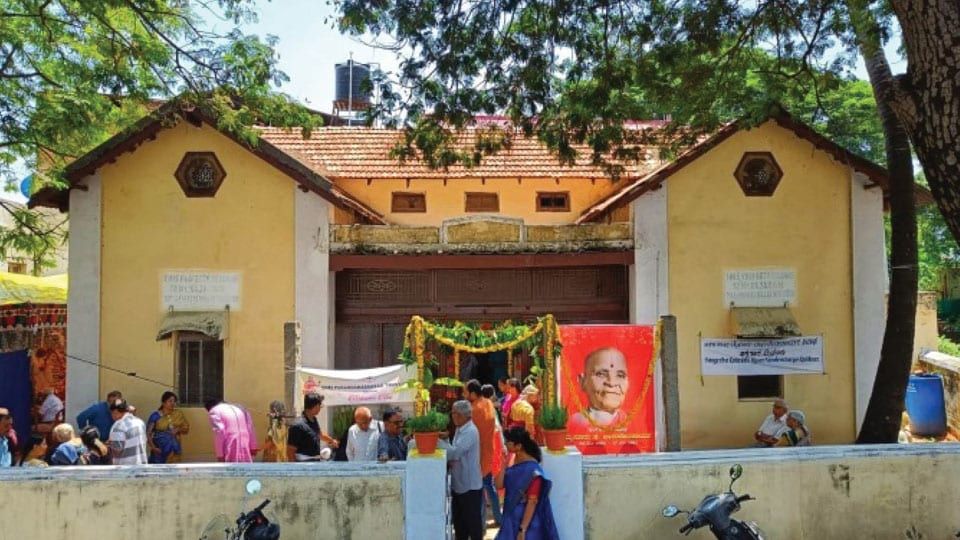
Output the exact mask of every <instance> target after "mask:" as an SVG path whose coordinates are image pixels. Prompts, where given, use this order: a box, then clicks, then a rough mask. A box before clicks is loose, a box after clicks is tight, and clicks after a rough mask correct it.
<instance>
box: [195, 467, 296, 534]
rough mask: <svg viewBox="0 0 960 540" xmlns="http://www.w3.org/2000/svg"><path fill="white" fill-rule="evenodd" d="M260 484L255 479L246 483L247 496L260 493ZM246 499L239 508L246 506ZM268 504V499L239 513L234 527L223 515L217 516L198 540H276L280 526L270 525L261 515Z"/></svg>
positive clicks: (245, 498)
mask: <svg viewBox="0 0 960 540" xmlns="http://www.w3.org/2000/svg"><path fill="white" fill-rule="evenodd" d="M261 487H262V484H261V483H260V481H259V480H257V479H256V478H254V479H251V480H249V481H248V482H247V485H246V489H247V496H248V497H249V496H250V495H256V494H257V493H260V488H261ZM246 501H247V497H244V498H243V503H241V505H240V507H241V508H243V507H244V506H246ZM268 504H270V499H265V500H264V501H263V502H262V503H260V505H259V506H257V507H256V508H254V509H253V510H251V511H249V512H240V517H238V518H237V521H236V525H235V526H234V525H231V524H230V523H229V520H228V519H227V517H226V516H224V515H222V514H221V515H219V516H217V517H215V518H213V519H212V520H210V523H208V524H207V526H206V528H204V529H203V533H202V534H201V536H200V540H214V539H217V540H220V539H223V540H278V539H279V538H280V526H279V525H277V524H276V523H270V520H269V519H267V516H265V515H263V509H264V508H266V507H267V505H268Z"/></svg>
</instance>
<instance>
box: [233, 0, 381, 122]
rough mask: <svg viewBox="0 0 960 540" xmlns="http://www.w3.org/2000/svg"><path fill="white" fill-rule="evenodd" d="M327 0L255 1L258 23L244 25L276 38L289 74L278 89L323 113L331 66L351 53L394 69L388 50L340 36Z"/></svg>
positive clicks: (329, 99)
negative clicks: (278, 40)
mask: <svg viewBox="0 0 960 540" xmlns="http://www.w3.org/2000/svg"><path fill="white" fill-rule="evenodd" d="M330 3H331V2H320V1H319V0H274V1H273V2H269V1H267V0H256V5H257V10H258V12H259V22H258V23H257V24H254V25H247V26H245V27H244V28H243V30H244V32H245V33H248V34H258V35H260V36H261V37H265V36H266V35H268V34H272V35H275V36H277V37H279V38H280V43H278V44H277V46H276V49H277V52H278V53H279V55H280V69H281V70H282V71H283V72H285V73H286V74H287V75H288V76H289V77H290V81H289V82H287V83H285V84H284V85H283V86H282V87H281V88H280V90H281V91H283V92H284V93H286V94H289V95H291V96H293V97H294V98H296V99H297V100H298V101H300V102H301V103H303V104H304V105H307V106H308V107H310V108H312V109H316V110H319V111H322V112H331V110H332V109H333V96H334V84H335V78H334V66H335V65H336V64H340V63H344V62H346V61H347V60H349V59H350V53H353V60H354V61H355V62H357V63H361V64H380V69H382V70H384V71H393V72H395V71H396V70H397V66H398V65H399V62H398V61H397V59H396V58H395V56H394V54H393V53H391V52H388V51H384V50H379V49H376V48H373V47H370V46H368V45H365V44H363V43H362V42H360V41H359V40H355V39H353V38H350V37H349V36H345V35H341V34H340V32H339V30H337V29H336V28H335V27H334V26H333V22H332V21H333V20H334V17H333V13H334V9H333V7H332V6H331V5H330ZM374 67H376V66H374Z"/></svg>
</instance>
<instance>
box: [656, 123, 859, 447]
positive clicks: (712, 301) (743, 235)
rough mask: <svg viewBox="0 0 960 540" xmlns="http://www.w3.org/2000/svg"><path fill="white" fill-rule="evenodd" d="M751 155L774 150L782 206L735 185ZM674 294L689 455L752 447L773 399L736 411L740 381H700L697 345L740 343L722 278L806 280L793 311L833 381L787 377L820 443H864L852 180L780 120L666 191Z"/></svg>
mask: <svg viewBox="0 0 960 540" xmlns="http://www.w3.org/2000/svg"><path fill="white" fill-rule="evenodd" d="M745 151H769V152H772V153H773V155H774V157H775V159H776V160H777V162H778V163H779V164H780V167H781V168H782V169H783V172H784V176H783V179H782V180H781V182H780V184H779V187H778V188H777V190H776V192H775V193H774V195H773V196H772V197H746V196H744V194H743V192H742V191H741V189H740V187H739V185H738V184H737V182H736V180H735V179H734V177H733V171H734V170H735V169H736V167H737V164H738V163H739V161H740V158H741V157H742V154H743V152H745ZM667 182H668V192H667V200H668V202H667V204H668V216H669V224H668V231H669V233H668V234H669V265H670V268H669V275H670V282H669V283H670V284H669V289H670V290H669V295H670V306H671V311H672V312H673V314H674V315H676V316H677V327H678V334H679V335H678V340H679V343H678V345H679V377H680V381H679V384H680V417H681V439H682V441H681V443H682V446H683V447H684V448H717V447H742V446H746V445H748V444H750V443H752V442H753V439H752V433H753V432H754V431H756V429H757V427H758V426H759V424H760V422H761V421H762V420H763V418H764V417H765V416H766V415H767V414H769V413H770V400H766V399H765V400H761V401H738V397H737V381H736V377H733V376H709V377H701V375H700V349H699V336H701V335H702V336H704V337H713V338H716V337H732V334H731V328H730V317H729V310H728V308H727V306H725V305H724V291H723V284H724V271H726V270H737V269H757V268H765V267H775V268H791V269H794V270H796V275H797V295H796V303H795V305H793V306H791V311H792V312H793V314H794V316H795V317H796V319H797V322H798V323H799V325H800V329H801V331H802V333H803V334H804V335H816V334H822V335H823V337H824V339H823V342H824V365H825V371H826V373H824V374H823V375H793V376H785V377H784V394H785V395H784V397H785V398H786V399H787V401H789V403H790V405H791V406H792V407H793V408H796V409H801V410H803V411H804V412H805V413H806V417H807V421H808V424H809V426H810V428H811V431H812V433H813V437H814V442H815V443H824V444H825V443H848V442H852V441H853V439H854V437H855V433H854V430H855V425H854V424H855V417H854V410H855V408H854V362H853V324H852V313H853V307H852V278H851V272H852V268H851V252H852V251H851V241H850V173H849V171H848V170H847V168H846V167H844V166H843V165H841V164H839V163H837V162H836V161H833V160H832V159H831V158H830V157H829V156H828V155H827V154H825V153H822V152H819V151H817V150H815V149H814V148H813V146H812V145H811V144H810V143H809V142H807V141H806V140H803V139H800V138H798V137H796V136H795V135H794V134H793V133H792V132H790V131H788V130H785V129H782V128H780V127H778V126H776V124H774V123H773V122H768V123H767V124H764V125H763V126H760V127H758V128H756V129H753V130H750V131H741V132H739V133H737V134H735V135H733V136H732V137H730V138H729V139H727V140H726V141H725V142H723V143H721V144H720V145H719V146H717V147H716V148H715V149H713V150H711V151H710V152H708V153H707V154H706V155H704V156H703V157H701V158H700V159H698V160H696V161H694V162H693V163H691V164H689V165H688V166H687V167H685V168H684V169H683V170H681V171H680V172H679V173H677V174H675V175H674V176H672V177H671V178H670V179H669V180H668V181H667Z"/></svg>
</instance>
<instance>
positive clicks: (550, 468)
mask: <svg viewBox="0 0 960 540" xmlns="http://www.w3.org/2000/svg"><path fill="white" fill-rule="evenodd" d="M542 466H543V472H545V473H546V474H547V478H549V479H550V480H551V481H552V482H553V488H552V489H551V490H550V506H551V509H552V510H553V520H554V521H555V522H556V523H557V532H558V533H559V534H560V538H583V519H584V516H583V514H584V509H583V454H581V453H580V452H579V451H577V448H576V447H574V446H568V447H567V452H566V453H564V454H554V453H553V452H550V451H548V450H547V449H546V448H544V449H543V462H542Z"/></svg>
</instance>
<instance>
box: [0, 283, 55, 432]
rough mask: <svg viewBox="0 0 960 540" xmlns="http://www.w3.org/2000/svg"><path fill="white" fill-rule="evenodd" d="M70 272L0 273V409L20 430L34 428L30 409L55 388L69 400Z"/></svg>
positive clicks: (25, 430)
mask: <svg viewBox="0 0 960 540" xmlns="http://www.w3.org/2000/svg"><path fill="white" fill-rule="evenodd" d="M66 327H67V276H66V274H63V275H58V276H50V277H34V276H26V275H23V274H12V273H9V272H0V381H3V384H2V385H0V386H2V389H0V407H7V408H9V409H10V411H11V412H12V413H13V415H14V422H15V428H16V430H17V432H18V433H22V434H24V435H27V434H29V433H30V430H31V416H32V415H31V408H32V406H33V405H38V404H39V403H40V402H42V401H43V399H44V398H45V397H46V389H48V388H53V389H54V392H56V394H57V396H59V397H60V399H61V400H64V399H65V394H66V381H67V359H66V358H67V357H66V345H67V336H66Z"/></svg>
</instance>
